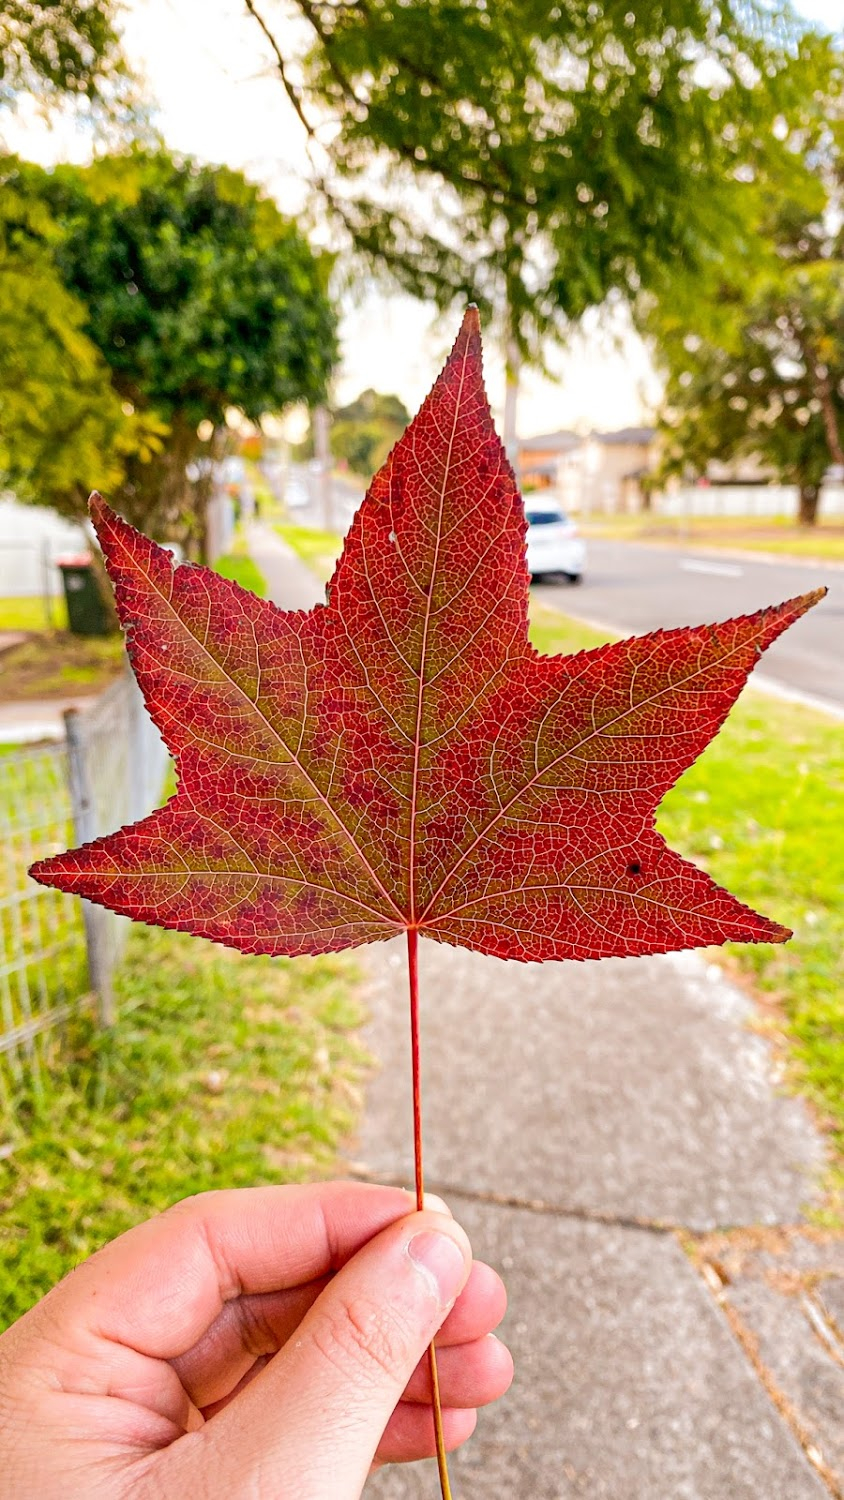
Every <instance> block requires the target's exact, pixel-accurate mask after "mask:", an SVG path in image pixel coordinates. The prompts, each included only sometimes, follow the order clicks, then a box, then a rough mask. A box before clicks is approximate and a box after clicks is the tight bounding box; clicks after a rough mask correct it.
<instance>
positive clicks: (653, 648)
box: [32, 310, 823, 959]
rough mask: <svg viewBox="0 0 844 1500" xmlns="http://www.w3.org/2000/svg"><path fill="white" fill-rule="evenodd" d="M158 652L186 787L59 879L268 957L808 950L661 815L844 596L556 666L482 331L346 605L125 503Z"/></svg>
mask: <svg viewBox="0 0 844 1500" xmlns="http://www.w3.org/2000/svg"><path fill="white" fill-rule="evenodd" d="M91 508H92V514H93V517H94V520H95V523H96V527H97V532H98V535H99V538H100V541H101V543H102V547H103V552H104V554H105V558H106V562H107V564H108V568H109V572H110V574H111V577H112V579H113V581H114V585H115V591H116V595H117V604H118V608H119V611H120V616H121V620H122V622H123V624H124V627H125V629H126V632H127V640H128V648H129V654H130V656H131V660H132V665H133V667H134V670H135V673H136V676H137V678H138V681H139V683H140V685H141V688H142V690H143V693H144V696H145V698H146V702H147V705H148V707H149V710H150V713H151V714H152V716H153V718H154V719H155V721H156V723H157V724H158V726H159V728H160V729H161V732H162V734H163V735H164V738H165V740H166V741H167V744H168V746H169V748H170V749H171V751H172V752H173V754H174V755H175V757H176V760H177V768H178V776H179V789H178V792H177V793H176V795H175V796H174V797H173V798H172V799H171V800H170V802H168V803H167V805H166V807H164V808H162V809H160V810H159V811H157V812H154V813H153V814H152V815H151V816H150V817H148V818H145V819H143V821H142V822H140V823H137V824H135V825H133V826H132V827H129V828H124V829H121V830H120V831H118V832H117V833H113V834H110V835H109V836H108V837H107V838H102V839H97V840H96V841H95V842H93V843H91V844H86V845H84V846H83V847H82V848H80V849H77V850H73V851H71V852H70V853H67V854H61V855H58V856H56V857H54V858H51V859H46V860H42V861H40V862H39V863H38V864H37V865H35V866H34V867H33V871H32V873H33V875H34V876H35V878H36V880H40V881H42V882H44V883H45V884H51V885H56V886H59V887H60V888H62V889H63V890H66V891H72V892H74V893H76V894H78V895H81V896H86V897H87V898H88V899H89V900H92V901H97V902H100V903H102V904H103V905H105V906H109V907H111V908H112V909H113V910H115V911H119V912H124V913H126V914H128V915H129V916H132V917H136V918H139V919H141V920H143V921H146V922H152V923H157V924H159V925H160V926H163V927H174V928H181V929H186V930H187V931H189V932H194V933H198V934H200V935H201V936H203V937H208V938H213V939H215V940H216V941H217V942H221V943H227V944H230V945H231V946H233V947H236V948H240V949H243V950H244V951H245V952H250V953H275V954H282V953H283V954H299V953H324V952H328V951H331V950H334V949H339V948H346V947H350V946H352V945H354V944H358V943H365V942H371V941H373V940H377V939H382V938H389V937H393V936H394V935H395V934H396V933H398V932H402V931H404V930H406V929H408V930H411V931H414V932H419V933H422V934H424V936H426V937H429V938H435V939H437V940H438V941H440V942H447V943H456V944H462V945H464V946H466V947H469V948H476V949H479V950H480V951H482V952H485V953H492V954H496V955H497V956H499V957H501V958H519V959H550V958H558V959H559V958H578V959H583V958H604V957H607V956H608V955H610V954H641V953H655V952H664V951H667V950H669V949H675V948H689V947H693V946H697V945H701V944H710V943H721V942H724V941H725V940H726V939H733V940H738V941H751V942H758V941H768V942H781V941H783V940H784V939H785V938H787V937H788V936H790V934H789V932H788V931H787V929H785V928H783V927H780V926H779V925H778V924H777V923H775V922H771V921H768V920H767V919H766V918H764V917H760V916H757V915H756V914H755V913H754V912H752V911H751V910H749V909H748V908H747V907H746V906H743V905H742V904H741V903H740V902H739V901H737V900H736V899H735V898H734V897H733V896H731V895H729V894H728V893H727V892H726V891H724V890H721V889H720V888H719V887H718V886H716V885H715V884H714V882H713V881H712V880H710V878H709V876H708V875H706V874H705V873H704V872H703V871H702V870H699V869H697V868H696V867H695V866H694V865H692V864H689V863H688V862H687V861H686V860H683V859H681V858H680V856H679V855H678V854H676V853H674V851H673V850H671V849H669V848H668V847H667V845H666V844H665V842H664V840H663V839H662V837H661V836H660V835H659V834H658V833H657V832H656V830H655V827H654V814H655V811H656V808H657V805H658V803H659V802H660V799H661V798H662V797H663V795H664V794H665V792H666V791H667V790H668V789H669V787H671V786H672V785H673V784H674V782H675V781H676V780H677V778H678V776H679V775H680V774H681V772H682V771H684V770H685V769H686V767H687V766H689V765H690V764H691V762H692V761H693V760H694V759H695V757H696V756H697V755H698V754H699V753H700V751H701V750H702V749H703V748H704V746H705V745H706V744H707V743H708V742H709V740H710V739H711V738H712V736H713V735H714V734H715V733H716V731H717V730H718V728H719V727H720V725H721V724H722V723H723V720H724V718H725V715H726V714H727V712H728V710H729V708H730V706H731V705H732V703H733V702H734V700H735V698H736V696H737V694H738V693H739V691H740V689H741V687H742V685H743V684H744V682H745V679H746V677H747V674H748V672H749V671H750V669H751V668H752V667H753V666H754V665H755V664H756V661H757V659H758V657H759V655H760V653H761V651H762V650H764V648H765V647H766V646H768V645H770V643H771V641H773V640H774V639H775V638H776V636H778V635H779V634H780V632H781V631H782V630H784V629H785V628H786V626H788V625H790V624H791V623H792V621H793V620H796V619H797V618H798V616H800V615H801V614H803V612H804V611H805V610H806V609H808V608H809V606H810V605H811V604H813V603H814V602H815V601H816V600H817V599H818V598H819V597H821V594H822V593H823V590H818V591H816V592H814V593H811V594H805V595H803V596H802V597H801V598H798V599H793V600H790V601H788V602H787V603H785V604H781V605H778V606H776V607H774V608H770V609H765V610H761V611H759V612H758V613H756V614H752V615H746V616H742V617H740V618H739V619H734V620H729V621H727V622H725V623H723V624H718V625H708V626H701V627H699V628H695V629H690V628H684V629H679V630H670V631H657V632H655V633H654V634H651V635H646V636H639V637H636V638H634V639H632V640H626V641H620V642H618V643H616V644H613V645H609V646H604V647H601V648H600V649H599V650H596V651H585V652H581V653H580V654H578V655H576V656H558V657H548V656H542V655H540V654H539V653H538V652H537V651H535V650H534V649H533V647H532V646H531V645H530V644H529V642H528V636H527V608H528V575H527V571H526V566H525V549H524V537H525V521H524V514H523V510H522V504H521V500H520V498H519V495H518V491H517V489H516V484H515V480H514V476H513V473H512V470H511V469H510V466H509V464H508V463H507V460H506V458H505V456H504V452H503V449H502V446H501V443H500V442H499V440H498V437H497V436H496V433H495V430H494V428H493V425H492V419H491V416H490V412H489V407H488V405H487V400H486V395H485V392H484V388H483V382H482V375H481V348H480V335H479V331H478V319H477V314H476V313H475V312H474V310H470V311H469V312H468V313H467V315H466V317H465V319H464V323H463V327H462V329H461V331H460V335H459V337H458V339H457V342H456V344H455V346H454V349H453V351H452V353H451V356H450V358H449V360H448V362H447V364H446V366H445V369H444V370H443V372H442V374H441V376H440V378H439V380H438V381H437V383H436V385H435V386H434V389H433V390H432V392H431V394H430V396H429V397H428V399H427V400H426V402H425V404H424V405H423V407H422V409H421V411H420V412H419V415H418V416H417V417H416V419H415V420H414V421H413V422H412V423H411V425H410V427H409V428H408V429H407V432H406V433H405V435H404V437H403V438H402V439H401V441H400V442H399V443H398V445H397V446H396V448H395V449H394V450H393V452H392V454H391V455H390V458H389V459H388V461H387V463H386V465H385V466H384V468H383V469H382V470H381V472H380V473H379V474H378V475H377V476H376V478H375V479H374V480H373V483H372V485H371V487H370V490H369V492H368V494H367V496H366V499H365V500H364V502H363V504H362V505H361V507H360V509H359V511H358V513H357V515H356V517H355V520H354V523H353V525H352V528H351V531H350V533H349V536H348V538H347V540H346V545H345V549H344V551H343V555H342V557H341V559H340V561H339V563H338V565H337V569H336V572H335V574H334V578H333V580H332V582H331V585H330V589H329V602H328V604H327V605H319V606H317V607H316V608H314V609H311V610H309V611H307V612H295V613H294V612H290V613H288V612H285V611H282V610H279V609H277V608H276V607H275V606H274V605H272V604H269V603H267V602H266V601H263V600H260V599H257V598H255V597H254V596H253V595H251V594H249V593H246V592H245V591H244V590H243V589H241V588H239V587H238V586H237V585H236V584H234V583H231V582H229V581H227V580H225V579H222V578H219V577H217V576H216V575H215V574H214V573H211V572H209V571H207V570H206V569H204V568H196V567H185V566H182V567H174V566H173V562H172V559H171V556H170V554H169V553H168V552H166V551H164V550H163V549H162V548H161V547H158V546H156V545H155V544H154V543H153V542H151V541H149V540H147V538H146V537H144V536H141V535H140V534H139V533H138V532H136V531H134V530H133V529H132V527H130V526H128V525H126V523H125V522H124V521H122V520H121V519H120V518H119V517H118V516H117V515H115V514H114V512H113V511H111V510H110V509H109V508H108V506H107V505H105V503H104V502H103V501H102V500H101V499H100V498H99V497H98V496H96V497H94V498H93V499H92V507H91Z"/></svg>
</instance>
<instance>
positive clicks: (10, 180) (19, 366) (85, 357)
mask: <svg viewBox="0 0 844 1500" xmlns="http://www.w3.org/2000/svg"><path fill="white" fill-rule="evenodd" d="M58 238H59V231H58V229H57V226H56V224H55V222H54V220H53V219H52V217H51V215H50V213H49V211H48V210H47V208H46V206H45V205H44V203H43V202H42V201H40V200H39V197H38V196H37V194H36V193H35V192H33V183H32V176H31V173H30V169H28V168H26V167H24V166H23V165H22V164H21V163H19V162H17V160H16V159H15V158H14V157H7V158H5V159H3V160H2V162H0V486H4V487H9V488H12V489H14V490H15V492H16V494H17V495H18V497H19V498H20V499H21V500H28V501H33V502H35V503H38V504H44V505H51V506H53V507H54V508H55V509H57V510H60V511H62V512H64V513H66V514H71V515H79V514H80V513H81V512H82V511H83V510H84V505H85V500H86V498H87V495H88V494H89V492H90V491H91V489H92V488H95V487H99V488H102V489H113V488H114V487H116V486H117V485H119V483H120V482H121V480H122V478H123V475H124V471H125V465H126V462H127V461H128V459H129V457H130V455H132V454H133V453H135V454H140V455H142V456H144V457H146V456H148V455H150V454H151V452H152V450H153V449H154V447H155V445H156V442H157V435H156V432H155V430H154V428H151V427H150V426H149V424H147V423H145V422H143V421H142V420H140V419H139V418H138V417H136V416H135V415H134V414H133V413H132V412H131V410H126V409H124V406H123V404H122V403H121V401H120V398H119V396H118V394H117V393H116V391H115V390H114V389H113V387H112V385H111V381H110V376H109V368H108V364H107V363H106V360H105V359H104V358H103V356H102V354H101V353H100V351H99V350H98V349H97V347H96V345H95V344H94V343H93V342H92V341H91V339H90V338H89V337H88V334H87V332H86V327H85V324H86V309H85V307H84V305H83V303H82V302H81V301H80V299H79V298H78V297H77V296H75V295H74V293H73V292H72V291H70V290H68V289H67V287H65V286H64V285H63V284H62V281H61V279H60V277H59V275H58V274H57V271H56V267H55V254H56V247H57V243H58Z"/></svg>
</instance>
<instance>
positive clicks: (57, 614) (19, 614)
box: [0, 596, 67, 630]
mask: <svg viewBox="0 0 844 1500" xmlns="http://www.w3.org/2000/svg"><path fill="white" fill-rule="evenodd" d="M50 615H51V619H48V617H47V607H46V605H45V603H44V600H43V599H42V598H40V596H39V597H37V598H33V599H9V598H6V599H0V630H67V605H66V604H65V601H64V599H53V600H51V602H50Z"/></svg>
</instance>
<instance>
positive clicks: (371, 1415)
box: [194, 1211, 472, 1500]
mask: <svg viewBox="0 0 844 1500" xmlns="http://www.w3.org/2000/svg"><path fill="white" fill-rule="evenodd" d="M471 1264H472V1253H471V1248H470V1246H469V1241H468V1239H467V1238H466V1235H465V1233H464V1231H463V1230H462V1229H461V1228H460V1226H459V1225H458V1224H456V1223H455V1222H454V1220H453V1219H451V1218H450V1217H447V1216H446V1215H444V1214H438V1213H432V1212H430V1211H426V1212H424V1213H417V1214H410V1215H409V1216H408V1217H407V1218H405V1219H400V1220H399V1221H398V1222H397V1223H395V1224H392V1225H390V1227H389V1228H388V1229H385V1230H383V1231H382V1232H381V1234H379V1235H377V1236H376V1237H375V1238H374V1239H372V1240H370V1241H369V1243H368V1244H367V1245H365V1246H364V1247H363V1249H362V1250H359V1251H358V1253H357V1254H356V1255H355V1256H354V1257H353V1258H352V1259H351V1260H350V1261H348V1262H347V1264H346V1265H345V1266H344V1267H343V1269H342V1270H341V1271H339V1272H338V1274H337V1275H336V1276H335V1277H334V1278H333V1279H332V1280H331V1281H330V1282H329V1284H328V1286H327V1287H326V1288H325V1290H324V1291H323V1292H322V1294H321V1295H320V1296H319V1298H318V1299H317V1301H316V1302H315V1303H314V1304H313V1306H312V1308H311V1309H310V1311H309V1312H308V1314H307V1316H306V1317H305V1318H304V1319H303V1321H302V1323H301V1324H300V1325H299V1328H298V1329H297V1331H296V1334H295V1335H294V1336H293V1337H292V1338H291V1339H290V1340H289V1341H288V1343H287V1344H286V1345H285V1346H284V1348H283V1349H282V1350H281V1351H280V1353H279V1354H277V1355H276V1356H275V1358H274V1359H273V1360H272V1361H271V1362H270V1364H269V1365H267V1367H266V1369H265V1370H263V1371H262V1373H261V1374H260V1375H259V1376H257V1377H256V1379H255V1380H253V1381H252V1382H251V1383H250V1384H249V1385H248V1386H247V1387H246V1388H245V1390H244V1391H243V1392H242V1393H241V1394H240V1396H238V1397H237V1399H236V1400H235V1401H233V1402H232V1403H231V1404H230V1405H229V1406H228V1407H226V1408H225V1410H224V1411H222V1412H220V1413H219V1414H218V1416H216V1417H215V1418H214V1419H213V1421H212V1422H210V1423H209V1425H208V1426H207V1427H206V1428H205V1429H204V1430H203V1432H202V1433H197V1434H196V1436H197V1437H198V1438H200V1439H207V1441H208V1451H207V1463H208V1466H209V1467H208V1469H207V1480H208V1481H210V1483H208V1484H207V1493H209V1494H212V1495H220V1496H223V1495H225V1496H226V1497H232V1500H234V1497H239V1496H245V1495H247V1494H248V1495H253V1494H255V1493H256V1484H257V1483H261V1484H262V1486H263V1487H262V1488H261V1493H264V1492H265V1489H264V1487H265V1488H266V1493H268V1494H270V1493H271V1494H275V1493H281V1492H282V1491H283V1493H284V1494H285V1495H290V1496H295V1497H296V1500H358V1497H359V1496H360V1494H361V1491H362V1490H363V1486H364V1484H365V1482H366V1478H367V1474H368V1473H369V1469H370V1465H371V1464H372V1460H373V1458H374V1456H375V1450H376V1448H377V1446H378V1443H379V1441H380V1439H381V1435H382V1433H383V1431H384V1428H385V1427H386V1425H387V1422H388V1421H389V1419H390V1416H391V1415H392V1413H393V1410H394V1408H395V1407H396V1405H397V1404H398V1402H399V1401H400V1399H401V1396H402V1393H403V1391H404V1388H405V1386H406V1385H407V1382H408V1380H409V1379H410V1376H411V1375H412V1373H413V1371H414V1369H415V1368H416V1365H417V1364H418V1363H419V1361H420V1359H421V1358H422V1356H423V1354H424V1353H425V1350H426V1349H427V1347H428V1345H429V1344H430V1342H431V1340H432V1338H433V1337H434V1334H435V1333H436V1331H437V1329H438V1328H439V1327H440V1326H441V1324H442V1323H443V1322H444V1320H445V1318H446V1315H447V1314H448V1312H449V1311H450V1309H451V1307H452V1306H453V1304H454V1302H455V1300H456V1298H457V1296H458V1295H459V1293H460V1292H461V1291H462V1289H463V1287H464V1286H465V1284H466V1281H467V1280H468V1276H469V1271H470V1269H471ZM212 1450H213V1451H212ZM194 1456H195V1457H196V1454H195V1455H194ZM259 1476H260V1479H259Z"/></svg>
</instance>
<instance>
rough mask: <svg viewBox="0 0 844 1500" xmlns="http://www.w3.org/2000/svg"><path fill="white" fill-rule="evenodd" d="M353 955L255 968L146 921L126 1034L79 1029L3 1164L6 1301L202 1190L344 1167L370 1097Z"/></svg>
mask: <svg viewBox="0 0 844 1500" xmlns="http://www.w3.org/2000/svg"><path fill="white" fill-rule="evenodd" d="M356 975H357V971H356V969H355V968H354V967H353V965H352V964H351V963H350V962H349V960H348V958H347V957H346V956H342V957H325V958H318V959H308V958H298V959H296V960H295V961H294V960H286V959H275V960H270V959H264V958H247V957H244V956H242V955H241V954H237V953H234V952H230V951H229V950H228V949H224V948H221V947H219V946H217V945H215V944H212V943H207V942H203V941H201V940H199V939H197V938H193V937H189V936H187V935H184V934H179V933H165V932H160V931H158V930H153V929H148V928H135V929H133V931H132V932H131V934H130V937H129V944H128V950H127V955H126V960H125V962H124V965H123V967H122V969H121V971H120V973H119V975H118V981H117V1005H118V1016H119V1019H118V1023H117V1026H116V1027H115V1028H114V1030H113V1032H111V1033H103V1032H97V1031H96V1030H94V1028H93V1027H92V1026H91V1025H90V1024H89V1023H87V1022H85V1021H82V1022H79V1023H78V1024H77V1026H76V1030H75V1034H74V1035H73V1037H72V1045H71V1046H70V1048H69V1050H68V1051H67V1052H66V1054H65V1055H64V1056H63V1057H61V1058H58V1059H56V1060H55V1062H54V1067H53V1068H52V1070H51V1072H50V1074H49V1076H48V1081H47V1083H46V1084H45V1086H44V1091H43V1095H42V1097H41V1099H40V1101H39V1099H38V1098H37V1097H36V1096H35V1095H34V1094H33V1093H31V1092H30V1093H29V1094H26V1093H23V1094H22V1095H21V1096H20V1097H19V1098H18V1099H17V1100H16V1111H15V1120H14V1123H8V1122H7V1127H6V1129H7V1138H8V1139H10V1141H11V1143H12V1145H13V1148H14V1149H13V1151H12V1153H11V1155H9V1156H8V1158H7V1159H6V1160H4V1161H0V1305H2V1308H3V1317H4V1319H5V1320H6V1321H7V1322H10V1321H12V1320H13V1319H14V1318H15V1317H17V1316H19V1315H20V1313H22V1312H23V1311H24V1310H25V1309H26V1308H27V1307H28V1306H30V1305H31V1304H32V1302H33V1301H35V1300H36V1299H37V1298H38V1297H40V1296H41V1295H42V1294H43V1293H44V1292H45V1291H46V1290H47V1289H48V1288H49V1287H50V1286H52V1285H53V1284H54V1283H55V1282H56V1281H57V1280H58V1279H59V1278H60V1277H61V1276H63V1275H64V1274H65V1273H66V1272H67V1271H68V1270H69V1269H70V1268H71V1267H72V1266H74V1265H75V1264H76V1263H77V1262H78V1261H79V1260H80V1259H82V1258H83V1257H84V1256H86V1255H88V1254H90V1253H91V1251H93V1250H94V1249H96V1248H97V1246H99V1245H101V1244H103V1243H104V1242H105V1241H106V1240H109V1239H111V1238H113V1236H114V1235H116V1234H120V1233H121V1232H122V1231H123V1230H125V1229H127V1228H129V1227H130V1226H131V1225H132V1224H134V1223H136V1222H137V1221H138V1220H140V1219H142V1218H145V1217H147V1216H149V1215H150V1214H152V1213H155V1212H156V1211H158V1210H160V1209H162V1208H164V1207H166V1205H167V1204H169V1203H172V1202H174V1201H175V1200H176V1199H178V1198H181V1197H184V1196H185V1195H186V1194H189V1193H195V1192H200V1191H203V1190H204V1189H207V1188H214V1187H245V1186H252V1185H254V1184H256V1183H269V1182H291V1181H301V1180H304V1179H307V1178H312V1177H314V1176H315V1175H319V1174H321V1173H326V1172H328V1171H330V1169H331V1166H332V1162H333V1161H334V1158H335V1153H336V1151H337V1148H338V1145H339V1143H340V1141H341V1139H342V1138H343V1137H344V1135H345V1134H346V1133H347V1132H348V1131H349V1130H350V1128H351V1126H352V1124H353V1123H354V1119H355V1116H356V1113H357V1110H358V1108H359V1104H360V1095H359V1083H360V1080H361V1079H362V1077H363V1073H364V1070H365V1066H366V1059H365V1056H364V1054H363V1052H362V1050H361V1048H360V1046H359V1045H358V1043H357V1042H356V1040H355V1037H354V1028H355V1027H356V1026H357V1025H358V1024H359V1023H360V1020H361V1012H360V1008H359V1005H358V1003H357V1000H356V999H355V998H354V997H355V988H354V982H355V979H356Z"/></svg>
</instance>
